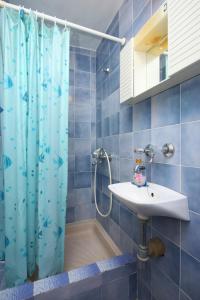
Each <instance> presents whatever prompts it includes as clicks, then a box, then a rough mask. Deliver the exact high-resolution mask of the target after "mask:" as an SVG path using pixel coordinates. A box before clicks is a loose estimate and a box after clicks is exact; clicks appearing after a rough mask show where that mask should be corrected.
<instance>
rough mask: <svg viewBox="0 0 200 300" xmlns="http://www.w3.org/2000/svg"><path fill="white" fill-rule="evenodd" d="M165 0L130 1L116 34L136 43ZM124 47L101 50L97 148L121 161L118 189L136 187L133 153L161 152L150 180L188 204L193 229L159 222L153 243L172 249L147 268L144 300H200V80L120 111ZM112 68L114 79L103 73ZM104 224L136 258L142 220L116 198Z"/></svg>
mask: <svg viewBox="0 0 200 300" xmlns="http://www.w3.org/2000/svg"><path fill="white" fill-rule="evenodd" d="M162 2H163V1H162V0H152V1H150V0H149V1H147V0H125V1H124V3H123V5H122V7H121V8H120V10H119V12H118V13H117V15H116V16H115V18H114V20H113V21H112V23H111V25H110V27H109V29H108V32H109V33H111V34H114V35H116V36H120V37H122V36H126V37H127V38H129V37H131V36H132V35H134V34H135V33H136V32H137V31H138V30H139V28H141V26H142V25H143V24H144V23H145V22H146V21H147V20H148V18H149V17H150V16H151V14H152V13H153V12H154V11H155V10H156V9H157V8H158V7H159V5H160V4H161V3H162ZM119 51H120V47H119V45H117V44H113V43H111V42H108V41H102V43H101V44H100V46H99V48H98V49H97V74H96V75H97V89H96V92H97V102H96V105H97V106H96V112H97V115H96V118H97V123H96V127H97V128H96V129H97V131H96V134H97V146H103V147H104V148H105V149H106V150H107V151H108V152H110V153H111V154H112V156H113V160H112V174H113V181H114V182H118V181H130V180H131V176H132V172H133V167H134V153H133V149H134V148H136V147H144V146H146V145H147V144H148V143H152V144H154V145H155V146H156V147H157V153H156V156H155V159H154V163H153V164H152V165H151V166H149V165H147V171H148V178H149V180H152V181H153V182H156V183H158V184H162V185H165V186H167V187H169V188H172V189H174V190H176V191H179V192H182V193H184V194H186V195H187V196H188V199H189V208H190V217H191V221H190V222H181V221H179V220H175V219H170V218H159V217H158V218H153V219H152V222H151V223H150V224H149V228H148V230H149V231H148V234H149V236H153V237H154V236H159V237H160V238H161V239H162V240H163V241H164V243H165V245H166V254H165V256H164V257H161V258H157V259H152V260H151V261H150V262H149V263H146V264H139V266H138V276H139V299H140V300H150V299H154V300H183V299H184V300H186V299H192V300H199V299H200V285H199V282H200V152H199V149H200V76H197V77H194V78H192V79H191V80H188V81H187V82H184V83H182V84H181V85H178V86H174V87H173V88H171V89H169V90H166V91H164V92H163V93H161V94H159V95H157V96H154V97H152V98H151V99H144V101H143V102H141V103H138V104H135V105H128V104H121V105H120V103H119ZM107 67H109V68H110V73H109V74H106V73H105V72H104V71H103V69H104V68H107ZM166 142H171V143H173V144H174V146H175V148H176V152H175V155H174V156H173V157H172V158H170V159H166V158H164V157H163V155H162V154H161V152H160V150H161V147H162V146H163V144H164V143H166ZM107 184H108V177H107V170H106V165H105V166H104V167H103V166H102V167H101V168H100V169H99V172H98V202H99V205H100V207H101V209H102V210H103V211H105V210H106V208H107V203H108V200H109V199H108V190H107ZM97 218H98V220H100V222H101V223H102V224H103V226H104V228H105V229H106V230H107V232H108V233H109V234H110V235H111V237H112V238H113V240H114V241H115V242H116V243H117V245H119V247H121V249H122V250H124V251H129V252H134V251H135V249H136V246H137V243H138V236H139V226H138V221H137V218H136V216H135V215H134V214H133V213H132V212H131V211H130V210H129V209H127V208H126V207H124V206H123V205H120V204H119V202H118V200H117V199H115V198H114V201H113V209H112V213H111V216H110V217H109V218H107V219H103V218H100V217H99V216H97Z"/></svg>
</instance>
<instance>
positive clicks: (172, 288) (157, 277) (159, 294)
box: [152, 268, 179, 300]
mask: <svg viewBox="0 0 200 300" xmlns="http://www.w3.org/2000/svg"><path fill="white" fill-rule="evenodd" d="M152 295H153V297H154V298H155V299H156V300H169V299H170V300H178V299H179V289H178V286H177V285H175V284H174V283H173V281H172V280H170V279H169V278H168V277H167V276H165V275H164V274H163V273H162V272H161V271H159V269H158V268H153V269H152Z"/></svg>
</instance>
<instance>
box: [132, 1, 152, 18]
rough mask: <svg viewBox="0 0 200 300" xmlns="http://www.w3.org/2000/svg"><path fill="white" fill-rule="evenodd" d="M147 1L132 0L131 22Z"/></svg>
mask: <svg viewBox="0 0 200 300" xmlns="http://www.w3.org/2000/svg"><path fill="white" fill-rule="evenodd" d="M148 2H149V0H133V20H135V19H136V18H137V17H138V16H139V15H140V14H141V12H142V11H143V9H144V8H145V6H146V5H147V3H148Z"/></svg>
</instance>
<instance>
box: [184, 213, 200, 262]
mask: <svg viewBox="0 0 200 300" xmlns="http://www.w3.org/2000/svg"><path fill="white" fill-rule="evenodd" d="M199 227H200V215H198V214H196V213H193V212H190V222H182V223H181V245H182V248H183V249H184V250H185V251H186V252H188V253H190V254H191V255H193V256H194V257H196V258H198V259H200V231H199V230H198V228H199Z"/></svg>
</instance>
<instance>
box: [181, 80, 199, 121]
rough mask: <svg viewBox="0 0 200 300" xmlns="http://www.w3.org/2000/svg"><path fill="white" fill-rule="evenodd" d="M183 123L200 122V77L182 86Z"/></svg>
mask: <svg viewBox="0 0 200 300" xmlns="http://www.w3.org/2000/svg"><path fill="white" fill-rule="evenodd" d="M181 119H182V120H181V121H182V122H189V121H195V120H200V76H197V77H194V78H192V79H190V80H188V81H186V82H184V83H182V84H181Z"/></svg>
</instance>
